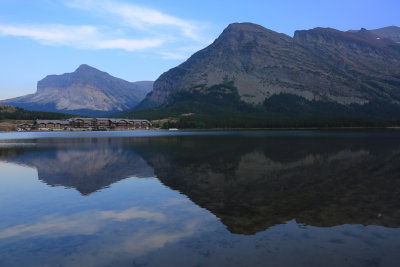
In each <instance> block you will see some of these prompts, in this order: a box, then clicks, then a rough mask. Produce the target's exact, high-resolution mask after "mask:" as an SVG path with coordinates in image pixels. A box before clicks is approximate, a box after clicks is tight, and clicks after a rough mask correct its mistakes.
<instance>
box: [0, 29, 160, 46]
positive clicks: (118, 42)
mask: <svg viewBox="0 0 400 267" xmlns="http://www.w3.org/2000/svg"><path fill="white" fill-rule="evenodd" d="M0 35H3V36H16V37H26V38H31V39H33V40H35V41H37V42H39V43H41V44H44V45H51V46H56V45H63V46H70V47H75V48H80V49H123V50H126V51H137V50H143V49H148V48H154V47H158V46H161V45H162V44H163V43H164V42H165V41H164V40H162V39H157V38H154V39H150V38H149V39H138V40H135V39H124V38H122V39H121V38H110V37H109V36H111V35H112V34H109V33H106V32H101V31H99V29H98V28H97V27H94V26H65V25H1V24H0Z"/></svg>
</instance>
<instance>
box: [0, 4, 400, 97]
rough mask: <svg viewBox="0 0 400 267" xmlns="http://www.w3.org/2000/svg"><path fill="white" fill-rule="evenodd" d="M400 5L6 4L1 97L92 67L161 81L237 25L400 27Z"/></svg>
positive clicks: (1, 12) (0, 24)
mask: <svg viewBox="0 0 400 267" xmlns="http://www.w3.org/2000/svg"><path fill="white" fill-rule="evenodd" d="M399 11H400V1H398V0H335V1H333V0H331V1H322V0H303V1H300V0H280V1H269V0H247V1H232V0H229V1H226V0H218V1H217V0H201V1H192V0H186V1H182V0H168V1H165V0H164V1H161V0H154V1H153V0H147V1H145V0H34V1H33V0H0V60H1V63H2V64H0V99H6V98H11V97H17V96H22V95H26V94H31V93H34V92H36V84H37V82H38V81H39V80H41V79H43V78H44V77H45V76H46V75H50V74H62V73H66V72H73V71H74V70H75V69H76V68H78V66H79V65H81V64H88V65H90V66H93V67H95V68H98V69H100V70H102V71H105V72H108V73H109V74H111V75H113V76H116V77H119V78H122V79H125V80H128V81H131V82H133V81H143V80H156V79H157V78H158V77H159V76H160V75H161V74H162V73H163V72H165V71H168V70H169V69H170V68H173V67H175V66H177V65H179V64H180V63H182V62H184V61H185V60H186V59H187V58H189V57H190V55H192V54H193V53H195V52H196V51H198V50H200V49H202V48H204V47H206V46H208V45H209V44H211V43H212V42H213V41H214V40H215V39H216V38H217V37H218V36H219V34H220V33H221V32H222V31H223V30H224V28H226V27H227V26H228V25H229V24H230V23H234V22H253V23H256V24H260V25H262V26H264V27H266V28H269V29H271V30H274V31H277V32H281V33H285V34H287V35H290V36H293V34H294V31H295V30H304V29H312V28H315V27H331V28H335V29H338V30H349V29H360V28H367V29H376V28H381V27H385V26H391V25H396V26H400V15H399V13H400V12H399Z"/></svg>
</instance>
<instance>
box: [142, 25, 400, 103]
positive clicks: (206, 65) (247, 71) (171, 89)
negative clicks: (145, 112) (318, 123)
mask: <svg viewBox="0 0 400 267" xmlns="http://www.w3.org/2000/svg"><path fill="white" fill-rule="evenodd" d="M227 83H230V84H231V85H233V86H234V87H235V88H236V89H237V94H238V95H239V98H240V101H241V102H244V103H247V104H250V105H252V106H262V105H263V104H265V103H266V102H268V101H269V100H270V99H271V97H272V96H278V95H285V94H286V95H294V96H297V97H299V98H303V99H305V100H307V101H308V102H307V104H309V103H311V101H316V102H321V103H337V104H339V105H342V106H343V107H349V106H350V105H356V106H358V107H362V106H364V105H366V104H370V105H372V106H377V105H376V104H375V102H379V103H381V102H384V103H388V104H389V105H396V106H397V105H398V104H399V103H400V102H399V100H400V46H399V45H398V44H397V43H396V42H395V41H393V40H390V39H387V38H380V37H378V35H376V34H375V33H374V32H371V31H367V30H365V29H361V30H360V31H357V32H342V31H339V30H335V29H331V28H316V29H312V30H305V31H296V33H295V35H294V37H293V38H292V37H290V36H287V35H285V34H281V33H277V32H274V31H272V30H269V29H266V28H264V27H262V26H260V25H256V24H252V23H234V24H230V25H229V26H228V27H227V28H226V29H225V30H224V31H223V32H222V33H221V35H220V36H219V37H218V38H217V39H216V40H215V41H214V42H213V43H212V44H211V45H210V46H208V47H206V48H204V49H202V50H200V51H199V52H197V53H195V54H194V55H193V56H192V57H190V58H189V59H188V60H187V61H185V62H184V63H182V64H180V65H179V66H177V67H175V68H173V69H171V70H169V71H167V72H165V73H163V74H162V75H161V76H160V77H159V78H158V79H157V80H156V81H155V83H154V89H153V91H152V92H150V93H149V94H148V95H147V96H146V98H145V99H144V100H143V101H142V102H141V103H140V104H139V105H138V106H137V107H136V108H135V109H136V110H139V109H145V108H159V107H161V108H162V107H166V106H173V105H174V103H176V102H177V101H176V99H179V101H181V100H182V97H181V95H182V94H186V95H187V94H202V95H204V96H206V95H210V94H212V93H215V92H216V88H217V87H219V88H220V89H221V88H222V90H220V89H218V90H220V92H221V91H224V90H225V91H226V86H225V87H224V86H223V85H226V84H227ZM210 88H213V92H211V91H212V90H210ZM232 93H233V94H235V92H232ZM218 97H221V95H219V96H218ZM380 105H381V104H380ZM264 106H265V105H264ZM381 106H382V105H381ZM399 108H400V106H399ZM399 110H400V109H399Z"/></svg>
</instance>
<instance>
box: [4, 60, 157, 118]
mask: <svg viewBox="0 0 400 267" xmlns="http://www.w3.org/2000/svg"><path fill="white" fill-rule="evenodd" d="M152 88H153V82H150V81H143V82H127V81H124V80H122V79H119V78H115V77H113V76H111V75H109V74H108V73H106V72H102V71H99V70H97V69H95V68H93V67H90V66H88V65H81V66H79V68H78V69H77V70H76V71H75V72H73V73H65V74H62V75H49V76H47V77H45V78H44V79H42V80H40V81H39V82H38V84H37V92H36V93H35V94H30V95H26V96H22V97H17V98H13V99H8V100H3V101H0V103H3V104H8V105H13V106H17V107H22V108H25V109H28V110H40V111H51V112H64V113H71V114H79V115H107V114H111V113H113V112H120V111H124V110H128V109H131V108H132V107H134V106H135V105H136V104H138V103H139V102H140V101H141V100H142V99H143V98H144V97H145V96H146V94H147V93H148V92H149V91H151V90H152Z"/></svg>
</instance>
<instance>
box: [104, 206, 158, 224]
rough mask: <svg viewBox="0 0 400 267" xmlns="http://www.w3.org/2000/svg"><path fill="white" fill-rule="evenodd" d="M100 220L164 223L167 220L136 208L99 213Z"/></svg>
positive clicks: (156, 214) (154, 213)
mask: <svg viewBox="0 0 400 267" xmlns="http://www.w3.org/2000/svg"><path fill="white" fill-rule="evenodd" d="M99 218H101V219H111V220H114V221H127V220H132V219H146V220H154V221H162V220H164V219H165V215H164V214H161V213H156V212H149V211H141V210H138V209H136V208H131V209H127V210H124V211H120V212H118V211H101V212H99Z"/></svg>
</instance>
